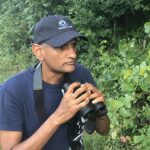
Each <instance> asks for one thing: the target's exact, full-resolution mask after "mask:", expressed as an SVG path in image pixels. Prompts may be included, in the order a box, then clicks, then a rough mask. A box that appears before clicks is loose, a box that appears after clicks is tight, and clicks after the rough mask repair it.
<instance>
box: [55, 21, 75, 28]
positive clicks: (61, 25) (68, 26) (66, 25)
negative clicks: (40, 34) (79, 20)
mask: <svg viewBox="0 0 150 150" xmlns="http://www.w3.org/2000/svg"><path fill="white" fill-rule="evenodd" d="M58 24H59V28H58V29H60V30H61V29H66V28H72V26H70V25H68V24H67V22H66V21H65V20H63V19H60V20H59V22H58Z"/></svg>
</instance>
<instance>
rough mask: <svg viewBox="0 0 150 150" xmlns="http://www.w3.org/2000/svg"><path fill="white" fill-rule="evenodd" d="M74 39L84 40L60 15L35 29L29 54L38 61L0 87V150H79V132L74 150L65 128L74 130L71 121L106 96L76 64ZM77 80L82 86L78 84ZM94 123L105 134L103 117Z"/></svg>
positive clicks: (80, 66)
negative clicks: (40, 115)
mask: <svg viewBox="0 0 150 150" xmlns="http://www.w3.org/2000/svg"><path fill="white" fill-rule="evenodd" d="M78 37H81V38H82V36H81V35H80V34H79V33H78V32H77V31H76V30H75V28H74V26H73V24H72V22H71V21H70V20H69V19H68V18H66V17H64V16H59V15H54V16H48V17H45V18H43V19H41V20H40V21H39V22H38V23H37V24H36V25H35V27H34V33H33V44H32V50H33V53H34V55H35V56H36V57H37V59H38V60H39V62H40V63H39V64H38V65H37V67H35V68H32V67H31V68H30V69H28V70H25V71H24V72H21V73H19V74H17V75H15V76H14V77H12V78H10V79H9V80H7V81H6V82H5V83H4V84H3V85H2V86H1V88H0V90H1V91H0V145H1V147H2V149H3V150H38V149H44V150H68V149H69V147H70V149H76V150H77V149H82V141H81V135H82V133H81V132H82V131H79V133H81V134H77V136H74V137H73V138H72V141H71V142H72V143H75V142H76V141H78V142H80V144H81V145H80V146H79V147H78V148H74V147H72V146H71V145H72V143H71V142H70V141H69V139H71V138H70V137H71V136H70V135H71V134H72V133H71V132H70V130H69V129H70V127H72V126H75V128H73V130H72V132H74V131H75V130H76V129H77V128H76V127H80V125H79V124H78V123H79V122H80V121H78V120H77V122H75V121H74V119H76V118H80V119H81V120H82V119H83V118H82V116H81V117H76V116H77V114H78V112H79V111H80V110H81V109H83V108H85V107H86V106H87V105H88V104H89V103H91V102H92V103H93V104H96V103H99V102H103V101H104V98H103V95H102V93H101V92H100V91H99V90H98V89H97V88H96V85H95V82H94V81H93V79H92V77H91V75H90V73H89V71H88V70H87V69H85V68H84V67H83V66H82V65H80V64H77V63H76V58H77V50H76V38H78ZM38 70H40V71H41V74H40V73H38V75H41V78H42V79H41V86H42V92H43V97H42V96H41V97H40V100H42V102H44V106H43V107H44V108H43V111H44V112H45V115H43V118H45V119H43V122H40V121H39V120H40V119H39V118H40V117H39V115H38V110H37V109H38V108H37V107H36V103H37V101H36V98H37V97H38V98H39V96H35V91H34V84H33V83H35V84H38V82H39V80H40V78H38V80H36V79H35V78H36V77H35V78H34V76H38V75H35V72H38ZM66 79H67V80H68V79H69V80H70V81H71V84H70V86H69V87H68V89H67V91H66V92H62V91H64V87H63V85H64V84H65V82H67V80H66ZM80 80H83V81H84V82H85V83H84V84H81V83H80V82H79V81H80ZM75 89H76V90H75ZM37 91H38V90H37ZM38 98H37V99H38ZM39 106H40V107H41V106H42V104H41V105H39ZM43 114H44V113H43ZM84 119H85V118H84ZM71 120H72V121H74V123H77V124H78V125H75V124H74V123H72V124H71V126H70V125H69V124H70V122H71ZM85 120H86V119H85ZM92 121H93V123H94V126H95V129H96V131H97V132H98V133H100V134H102V135H105V134H107V133H108V132H109V124H110V123H109V118H108V116H107V115H104V116H102V117H100V118H98V117H96V116H95V118H94V119H93V120H92ZM79 139H80V140H79Z"/></svg>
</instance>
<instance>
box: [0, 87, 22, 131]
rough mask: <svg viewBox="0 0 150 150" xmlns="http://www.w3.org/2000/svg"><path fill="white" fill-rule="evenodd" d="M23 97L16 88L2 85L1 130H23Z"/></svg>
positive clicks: (0, 105) (0, 102)
mask: <svg viewBox="0 0 150 150" xmlns="http://www.w3.org/2000/svg"><path fill="white" fill-rule="evenodd" d="M22 105H23V104H22V103H21V97H20V96H19V95H17V92H16V90H15V89H12V91H10V89H9V90H8V89H7V88H6V87H5V86H0V130H8V131H22V130H23V122H24V114H23V106H22Z"/></svg>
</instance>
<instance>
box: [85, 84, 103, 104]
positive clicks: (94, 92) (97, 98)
mask: <svg viewBox="0 0 150 150" xmlns="http://www.w3.org/2000/svg"><path fill="white" fill-rule="evenodd" d="M85 86H86V88H87V91H89V92H90V93H91V94H90V96H89V99H91V100H92V103H93V104H95V103H98V102H104V95H103V94H102V93H101V91H100V90H98V89H97V88H96V87H94V86H93V85H92V84H90V83H85Z"/></svg>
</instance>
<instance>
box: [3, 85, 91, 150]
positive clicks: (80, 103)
mask: <svg viewBox="0 0 150 150" xmlns="http://www.w3.org/2000/svg"><path fill="white" fill-rule="evenodd" d="M78 86H79V83H77V82H75V83H73V84H71V85H70V86H69V88H68V90H67V92H66V93H65V94H64V96H63V98H62V100H61V103H60V105H59V106H58V108H57V109H56V111H55V112H54V113H53V114H52V115H51V116H50V117H49V118H48V119H47V120H46V121H45V122H44V123H43V124H42V125H41V127H40V128H39V129H38V130H37V131H36V132H35V133H34V134H33V135H32V136H30V137H29V138H28V139H26V140H25V141H21V140H22V132H17V131H2V130H1V131H0V145H1V147H2V150H29V149H32V150H40V149H42V148H43V147H44V145H45V144H46V143H47V141H48V140H49V139H50V138H51V137H52V135H53V134H54V133H55V132H56V130H57V129H58V128H59V127H60V126H61V125H62V124H63V123H65V122H67V121H68V120H70V119H71V118H72V117H73V116H74V115H75V114H76V113H77V112H78V111H79V110H80V109H82V108H83V107H85V106H86V105H87V104H88V102H89V100H88V96H89V93H88V92H86V91H87V89H86V86H82V87H81V88H80V89H78V90H76V92H75V93H74V96H73V95H72V93H73V92H74V88H75V87H78ZM83 92H86V93H84V94H83V95H82V96H80V97H79V95H80V94H81V93H83ZM8 143H9V144H8Z"/></svg>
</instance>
